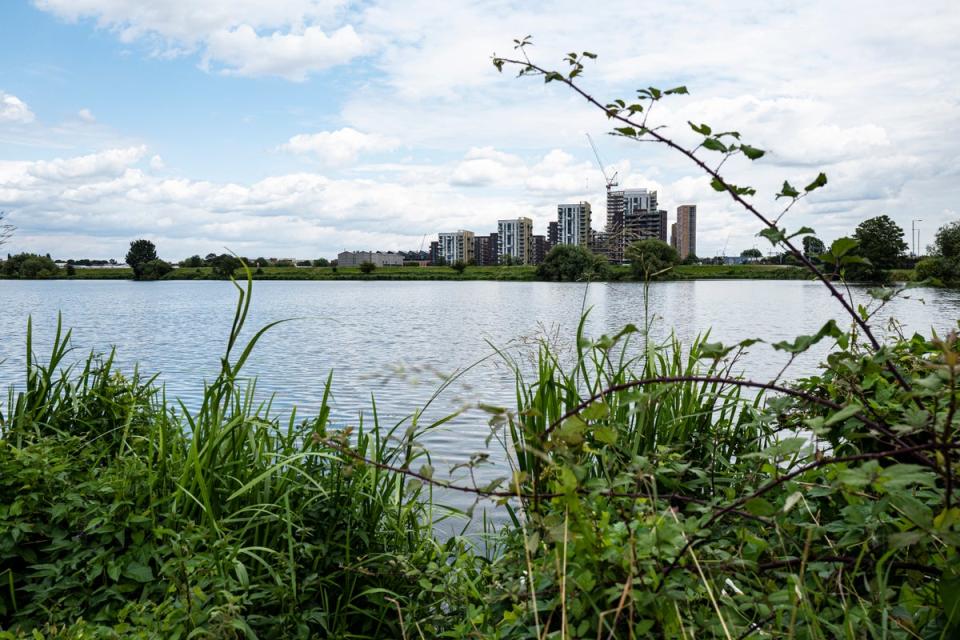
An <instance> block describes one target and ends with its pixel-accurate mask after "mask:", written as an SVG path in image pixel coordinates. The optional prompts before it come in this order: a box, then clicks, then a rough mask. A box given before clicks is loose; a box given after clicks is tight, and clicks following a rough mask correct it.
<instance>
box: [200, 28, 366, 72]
mask: <svg viewBox="0 0 960 640" xmlns="http://www.w3.org/2000/svg"><path fill="white" fill-rule="evenodd" d="M362 52H363V42H362V41H361V40H360V37H359V36H358V35H357V32H356V31H354V30H353V27H352V26H350V25H347V26H345V27H341V28H339V29H337V30H336V31H334V32H332V33H331V34H330V35H329V36H328V35H327V34H326V33H325V32H324V31H323V30H322V29H320V28H319V27H307V28H306V29H304V30H303V32H302V33H282V32H279V31H274V32H273V33H271V34H270V35H264V36H261V35H258V34H257V32H256V31H254V29H253V27H251V26H249V25H241V26H239V27H237V28H236V29H231V30H219V31H215V32H214V33H212V34H211V35H210V37H209V39H208V40H207V49H206V54H205V58H204V61H205V65H209V62H210V61H211V60H214V61H222V62H223V64H224V65H225V66H224V69H223V71H224V73H227V74H232V75H240V76H266V75H276V76H281V77H283V78H286V79H288V80H294V81H300V82H302V81H304V80H306V79H307V76H308V75H309V74H310V73H312V72H315V71H321V70H323V69H326V68H327V67H331V66H334V65H337V64H343V63H344V62H347V61H348V60H350V59H351V58H354V57H355V56H357V55H360V54H361V53H362Z"/></svg>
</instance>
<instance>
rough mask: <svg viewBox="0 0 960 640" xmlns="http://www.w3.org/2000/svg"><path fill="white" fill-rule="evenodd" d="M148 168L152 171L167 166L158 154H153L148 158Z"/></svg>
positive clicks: (160, 169)
mask: <svg viewBox="0 0 960 640" xmlns="http://www.w3.org/2000/svg"><path fill="white" fill-rule="evenodd" d="M150 168H151V169H153V170H154V171H162V170H163V169H166V168H167V164H166V163H165V162H164V161H163V158H161V157H160V156H158V155H154V156H153V157H152V158H150Z"/></svg>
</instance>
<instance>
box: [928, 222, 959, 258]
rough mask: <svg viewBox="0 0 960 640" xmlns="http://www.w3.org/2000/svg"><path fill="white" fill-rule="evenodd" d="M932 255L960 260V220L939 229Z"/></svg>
mask: <svg viewBox="0 0 960 640" xmlns="http://www.w3.org/2000/svg"><path fill="white" fill-rule="evenodd" d="M932 253H933V255H935V256H941V257H944V258H960V220H954V221H953V222H948V223H947V224H945V225H943V226H942V227H940V228H939V229H937V235H936V237H935V238H934V240H933V251H932Z"/></svg>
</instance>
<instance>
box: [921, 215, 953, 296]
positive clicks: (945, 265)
mask: <svg viewBox="0 0 960 640" xmlns="http://www.w3.org/2000/svg"><path fill="white" fill-rule="evenodd" d="M931 249H932V255H931V256H930V257H928V258H925V259H923V260H921V261H920V262H919V263H917V266H916V272H917V278H918V279H920V280H934V281H937V282H939V283H941V284H945V285H947V286H952V287H960V221H954V222H950V223H947V224H945V225H943V226H942V227H940V229H938V230H937V235H936V237H935V239H934V242H933V246H932V247H931Z"/></svg>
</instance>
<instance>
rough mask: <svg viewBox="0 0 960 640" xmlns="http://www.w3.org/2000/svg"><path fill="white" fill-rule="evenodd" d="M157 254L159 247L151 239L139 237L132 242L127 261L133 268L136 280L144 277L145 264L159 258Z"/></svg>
mask: <svg viewBox="0 0 960 640" xmlns="http://www.w3.org/2000/svg"><path fill="white" fill-rule="evenodd" d="M159 259H160V258H159V256H157V247H156V245H154V244H153V243H152V242H150V241H149V240H144V239H142V238H141V239H139V240H134V241H133V242H131V243H130V250H129V251H127V257H126V258H125V262H126V263H127V264H128V265H130V268H131V269H132V270H133V278H134V279H135V280H141V279H144V275H145V274H144V265H146V264H147V263H148V262H154V261H155V260H159Z"/></svg>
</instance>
